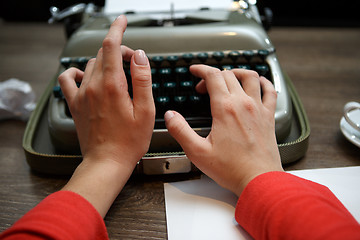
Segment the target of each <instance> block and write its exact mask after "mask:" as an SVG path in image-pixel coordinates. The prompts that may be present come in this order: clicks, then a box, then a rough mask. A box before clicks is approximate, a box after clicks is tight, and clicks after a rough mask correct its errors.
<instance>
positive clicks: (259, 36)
mask: <svg viewBox="0 0 360 240" xmlns="http://www.w3.org/2000/svg"><path fill="white" fill-rule="evenodd" d="M251 14H252V13H251V11H250V12H245V13H244V12H239V11H214V12H211V11H205V12H194V13H193V14H188V15H187V21H188V23H186V24H184V25H181V26H176V27H175V26H172V28H173V29H174V30H175V31H173V33H174V34H172V35H171V36H169V35H168V34H167V33H166V32H167V31H166V29H165V28H166V27H157V28H159V31H157V33H158V34H156V35H154V34H153V32H152V31H153V30H152V29H151V28H148V27H144V25H149V24H153V23H152V21H153V20H151V19H150V18H148V17H146V16H144V15H137V14H131V15H129V16H127V17H128V29H127V31H126V32H125V35H124V41H123V44H124V45H127V46H129V47H131V48H134V49H137V48H141V49H144V50H145V51H146V53H147V54H148V56H149V57H150V58H151V56H155V55H159V54H161V55H162V56H168V55H171V54H173V53H174V52H175V53H176V52H183V51H184V50H183V49H185V48H186V51H187V52H199V49H201V51H205V52H208V51H223V50H224V48H222V47H221V46H226V47H227V48H226V49H229V50H231V49H238V50H239V49H240V50H241V49H244V50H246V49H266V50H268V51H269V52H270V53H271V54H275V49H274V47H273V46H272V44H271V41H270V40H269V38H268V36H267V34H266V32H265V31H264V29H263V28H262V26H261V25H260V24H259V22H258V21H256V20H254V16H252V15H251ZM111 19H114V17H113V16H106V15H97V16H93V17H90V18H88V19H87V20H86V21H84V24H83V26H82V27H80V28H79V29H78V30H77V31H76V32H75V33H74V34H73V35H72V36H71V38H70V39H69V41H68V43H67V45H66V46H65V48H64V51H63V53H62V56H61V57H92V56H95V55H96V53H97V50H98V49H99V48H100V46H101V43H102V40H103V38H104V37H105V35H106V33H107V31H108V28H109V26H110V24H111ZM204 22H206V23H209V24H206V23H205V24H204ZM238 25H241V28H238V27H237V26H238ZM220 29H221V33H226V34H227V35H228V38H227V37H224V36H222V37H221V38H220V37H219V36H220V35H224V34H218V33H219V31H220ZM184 31H186V32H188V34H189V35H192V36H193V40H194V44H189V42H187V41H185V38H186V36H184V35H183V33H184ZM201 32H203V34H199V33H201ZM233 35H236V37H237V38H238V41H237V42H236V41H234V40H233ZM144 36H146V37H147V40H149V41H147V40H144ZM162 38H167V41H163V42H162V44H158V45H156V44H153V43H156V42H157V41H160V39H162ZM88 39H91V41H88ZM205 39H211V40H210V41H208V42H219V43H220V44H218V46H219V47H218V48H217V49H214V45H213V44H206V41H204V40H205ZM207 64H208V63H207ZM210 64H211V62H210ZM64 70H65V68H64V67H63V66H61V65H60V67H59V70H58V72H57V73H56V74H55V76H54V78H53V79H52V80H51V81H50V82H49V84H48V86H47V88H46V90H45V91H44V93H43V95H42V96H41V98H40V99H39V101H38V104H37V107H36V109H35V110H34V112H33V114H32V115H31V118H30V119H29V122H28V124H27V127H26V130H25V133H24V138H23V148H24V150H25V154H26V160H27V162H28V164H29V166H30V167H31V169H32V170H34V171H37V172H41V173H47V174H56V175H63V174H71V173H72V172H73V171H74V170H75V168H76V167H77V165H78V164H79V163H80V162H81V160H82V156H81V154H73V153H72V152H71V151H70V153H66V151H65V152H61V151H60V152H59V151H58V150H57V147H56V146H54V144H57V143H56V140H55V141H54V136H52V134H51V132H49V129H51V126H49V121H48V119H49V117H50V116H49V111H53V110H52V109H49V105H50V104H51V102H52V101H53V99H54V97H53V88H54V86H56V85H57V84H58V83H57V77H58V75H59V74H60V73H61V72H62V71H64ZM278 71H280V72H281V74H282V75H283V77H284V83H283V84H284V85H283V86H282V87H283V88H286V89H287V91H288V96H289V98H290V100H291V101H290V103H291V106H290V107H291V119H290V124H289V132H288V133H287V134H286V136H285V137H283V139H282V141H281V143H279V144H278V147H279V151H280V155H281V160H282V163H283V164H286V163H290V162H293V161H296V160H298V159H300V158H301V157H302V156H304V154H305V153H306V151H307V147H308V138H309V135H310V127H309V123H308V120H307V116H306V113H305V111H304V109H303V106H302V104H301V101H300V99H299V97H298V95H297V93H296V90H295V88H294V86H293V84H292V83H291V80H290V78H289V77H288V76H287V75H286V74H285V73H284V72H283V71H282V70H281V68H279V69H278ZM274 84H275V83H274ZM50 115H51V112H50ZM70 128H72V127H71V126H70ZM72 130H73V129H72ZM157 131H158V132H165V133H166V129H160V130H157ZM64 134H66V133H64ZM74 139H75V140H74V141H76V140H77V139H76V136H74ZM164 141H167V140H164ZM196 170H197V169H196V167H195V166H193V165H192V163H191V162H190V161H189V159H188V158H187V157H186V155H185V154H184V152H182V151H181V150H179V151H168V152H167V151H149V152H148V153H147V154H146V155H145V156H144V157H143V158H142V159H141V160H140V161H139V163H138V165H137V167H136V168H135V170H134V173H139V174H148V175H154V174H156V175H157V174H173V173H187V172H191V171H196Z"/></svg>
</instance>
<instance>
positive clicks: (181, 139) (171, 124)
mask: <svg viewBox="0 0 360 240" xmlns="http://www.w3.org/2000/svg"><path fill="white" fill-rule="evenodd" d="M164 119H165V124H166V128H167V129H168V131H169V133H170V135H171V136H172V137H173V138H175V140H176V141H177V142H178V143H179V144H180V145H181V147H182V149H183V150H184V152H185V153H186V155H188V157H189V156H190V155H194V154H196V152H194V151H198V150H199V149H200V148H203V146H204V144H205V138H203V137H201V136H199V135H198V134H197V133H196V132H195V131H194V130H193V129H192V128H191V127H190V126H189V124H188V123H187V122H186V120H185V119H184V117H183V116H182V115H181V114H179V113H177V112H175V111H167V112H166V113H165V116H164ZM195 149H196V150H195Z"/></svg>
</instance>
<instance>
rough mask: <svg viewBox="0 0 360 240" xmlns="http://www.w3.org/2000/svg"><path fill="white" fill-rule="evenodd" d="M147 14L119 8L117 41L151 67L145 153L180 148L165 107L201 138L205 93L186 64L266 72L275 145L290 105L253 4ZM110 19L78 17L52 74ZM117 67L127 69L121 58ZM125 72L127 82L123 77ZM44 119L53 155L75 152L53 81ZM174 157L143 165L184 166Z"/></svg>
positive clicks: (77, 58)
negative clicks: (151, 117)
mask: <svg viewBox="0 0 360 240" xmlns="http://www.w3.org/2000/svg"><path fill="white" fill-rule="evenodd" d="M153 16H154V14H153V13H136V14H134V13H129V14H127V18H128V28H127V30H126V32H125V35H124V38H123V44H124V45H127V46H129V47H130V48H133V49H139V48H140V49H143V50H144V51H145V52H146V53H147V55H148V57H149V60H150V63H151V66H152V70H153V91H154V100H155V104H156V108H157V115H156V119H157V120H156V125H155V129H154V131H153V137H152V141H151V145H150V149H149V154H155V155H156V153H160V152H162V153H166V152H181V151H182V150H181V148H180V146H179V145H178V144H177V143H176V141H175V140H174V139H173V138H172V137H171V136H170V135H169V134H168V132H167V130H166V128H165V127H164V124H163V113H164V112H165V111H166V110H167V109H175V110H178V111H179V112H181V113H182V114H183V115H184V116H185V117H186V119H187V120H188V121H189V123H190V125H191V126H192V127H193V129H194V130H195V131H196V132H197V133H198V134H200V135H202V136H206V135H207V134H208V133H209V131H210V128H211V115H210V110H209V109H210V108H209V101H208V96H207V95H199V94H197V93H196V91H195V90H194V87H195V85H196V83H197V82H198V81H199V79H196V78H195V77H194V76H192V75H191V74H190V73H189V71H188V68H189V66H190V65H192V64H197V63H203V64H207V65H211V66H214V67H218V68H220V69H231V68H247V69H252V70H255V71H257V72H258V73H259V74H260V75H264V76H266V77H267V78H268V79H269V80H270V81H271V82H272V83H273V84H274V87H275V90H276V91H277V93H278V99H277V107H276V113H275V122H276V126H275V127H276V136H277V140H278V142H279V143H281V142H282V141H283V140H284V139H286V137H287V135H288V134H289V131H290V128H291V122H292V121H291V118H292V104H291V100H290V96H289V94H288V90H287V86H286V83H285V80H284V76H283V73H282V70H281V68H280V65H279V62H278V60H277V57H276V53H275V48H274V46H273V44H272V43H271V40H270V39H269V37H268V35H267V33H266V31H265V30H264V28H263V26H262V24H261V21H260V20H259V19H260V18H259V15H258V12H257V9H256V6H255V5H252V4H250V3H249V4H248V5H247V7H239V8H238V9H231V10H229V9H216V10H211V9H205V10H204V9H202V10H197V11H189V12H182V13H181V14H180V15H179V16H178V15H177V14H176V12H175V13H174V14H171V17H169V18H162V19H159V18H154V17H153ZM162 16H163V15H162ZM114 18H115V16H109V15H104V14H95V15H93V16H91V17H89V18H88V19H87V20H86V21H85V22H84V24H83V25H82V27H80V28H79V29H78V30H77V31H76V32H75V33H74V34H73V35H72V36H71V37H70V38H69V40H68V43H67V45H66V47H65V48H64V51H63V53H62V56H61V59H60V61H61V64H60V68H59V74H60V73H61V72H63V71H64V70H65V69H66V68H68V67H71V66H75V67H78V68H84V66H85V65H86V62H87V61H88V60H89V59H90V58H91V57H93V56H95V55H96V53H97V51H98V49H99V48H100V47H101V44H102V41H103V39H104V37H105V35H106V33H107V32H108V29H109V26H110V24H111V22H112V21H113V19H114ZM124 68H125V72H126V73H127V71H128V65H127V64H126V63H125V64H124ZM127 77H128V82H129V80H130V75H129V74H127ZM130 83H131V81H130V82H129V86H130V87H129V91H130V94H131V84H130ZM48 123H49V132H50V136H51V140H52V142H53V145H54V147H55V148H56V151H57V152H58V153H61V154H79V153H80V150H79V144H78V140H77V136H76V131H75V126H74V122H73V120H72V118H71V115H70V113H69V111H68V109H67V105H66V101H65V99H64V98H63V97H62V96H61V89H59V87H56V88H55V90H54V94H53V95H52V96H51V97H50V100H49V109H48ZM176 159H177V160H176ZM176 161H178V163H179V165H180V167H179V169H178V170H170V171H168V172H166V169H164V170H156V168H157V166H156V164H155V162H154V164H152V166H151V167H150V168H149V169H152V168H155V170H149V171H150V172H149V173H150V174H152V173H155V174H158V173H172V172H183V171H187V170H184V169H183V168H182V166H184V164H183V163H182V161H184V159H183V158H181V157H180V158H179V157H177V158H174V162H176ZM160 162H161V161H160ZM160 165H161V163H160ZM175 165H176V164H175ZM185 165H186V164H185ZM160 168H162V167H161V166H160Z"/></svg>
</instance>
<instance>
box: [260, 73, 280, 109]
mask: <svg viewBox="0 0 360 240" xmlns="http://www.w3.org/2000/svg"><path fill="white" fill-rule="evenodd" d="M260 84H261V88H262V92H263V96H262V102H263V104H264V106H265V107H266V108H268V109H270V110H271V111H273V112H275V110H276V100H277V93H276V91H275V88H274V85H273V84H272V83H271V82H270V81H269V80H267V79H266V78H264V77H260Z"/></svg>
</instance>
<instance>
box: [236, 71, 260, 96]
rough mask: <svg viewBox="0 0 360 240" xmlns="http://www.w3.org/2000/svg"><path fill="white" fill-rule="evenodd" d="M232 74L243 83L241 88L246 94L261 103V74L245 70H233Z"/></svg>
mask: <svg viewBox="0 0 360 240" xmlns="http://www.w3.org/2000/svg"><path fill="white" fill-rule="evenodd" d="M232 72H233V73H234V74H235V76H236V77H237V79H239V81H240V82H241V86H242V88H243V89H244V91H245V92H246V94H247V95H249V96H250V97H252V98H254V99H258V100H259V101H260V100H261V89H260V79H259V74H258V73H257V72H255V71H251V70H245V69H233V70H232Z"/></svg>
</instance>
